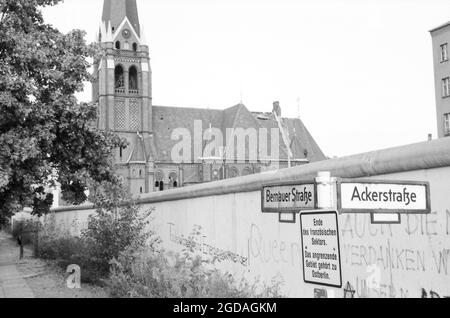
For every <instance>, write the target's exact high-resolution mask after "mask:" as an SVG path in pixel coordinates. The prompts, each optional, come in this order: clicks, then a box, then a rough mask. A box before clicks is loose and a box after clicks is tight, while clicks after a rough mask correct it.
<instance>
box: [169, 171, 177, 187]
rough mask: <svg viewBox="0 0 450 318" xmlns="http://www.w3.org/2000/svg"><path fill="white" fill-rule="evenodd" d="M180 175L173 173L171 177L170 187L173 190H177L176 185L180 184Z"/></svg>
mask: <svg viewBox="0 0 450 318" xmlns="http://www.w3.org/2000/svg"><path fill="white" fill-rule="evenodd" d="M177 181H178V175H177V174H176V173H175V172H172V173H171V174H170V175H169V186H170V187H172V188H176V186H175V184H178V182H177Z"/></svg>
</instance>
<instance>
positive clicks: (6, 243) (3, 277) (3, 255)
mask: <svg viewBox="0 0 450 318" xmlns="http://www.w3.org/2000/svg"><path fill="white" fill-rule="evenodd" d="M18 261H19V248H18V246H17V244H15V242H14V241H12V240H11V238H10V236H8V235H7V234H5V233H3V232H0V298H34V294H33V292H32V290H31V289H30V287H29V286H28V284H27V282H26V281H25V279H23V277H22V276H21V274H20V272H19V271H18V269H17V266H16V265H17V263H18Z"/></svg>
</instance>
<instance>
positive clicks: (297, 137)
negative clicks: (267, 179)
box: [153, 104, 326, 162]
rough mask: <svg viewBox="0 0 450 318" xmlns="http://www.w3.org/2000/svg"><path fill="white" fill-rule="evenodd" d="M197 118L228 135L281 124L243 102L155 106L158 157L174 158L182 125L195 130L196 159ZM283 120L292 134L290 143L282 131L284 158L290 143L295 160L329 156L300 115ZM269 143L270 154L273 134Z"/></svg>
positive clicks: (208, 126) (154, 123)
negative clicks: (224, 106)
mask: <svg viewBox="0 0 450 318" xmlns="http://www.w3.org/2000/svg"><path fill="white" fill-rule="evenodd" d="M195 121H198V125H199V126H198V127H200V125H201V127H202V132H201V133H204V132H205V131H207V130H208V129H209V128H210V127H211V128H217V129H220V130H221V132H222V135H223V136H224V139H226V136H227V129H237V128H242V129H244V130H246V129H248V128H255V129H260V128H266V129H267V131H268V133H269V134H270V133H271V129H272V128H279V124H278V122H277V121H276V118H275V116H273V115H272V114H266V116H261V113H251V112H250V111H249V110H248V109H247V107H245V106H244V105H242V104H238V105H236V106H233V107H230V108H227V109H225V110H217V109H208V108H185V107H165V106H153V136H154V140H153V143H154V148H155V149H154V160H156V161H163V162H171V161H172V159H171V152H172V149H173V147H174V146H175V145H176V144H178V143H179V140H177V141H173V140H172V139H171V137H172V133H173V131H174V130H175V129H177V128H178V129H185V130H186V131H188V132H189V133H190V134H191V137H192V138H191V139H192V142H191V147H192V151H191V153H192V156H191V161H192V162H196V161H197V160H198V158H194V141H193V139H194V123H195ZM281 122H282V127H283V130H284V131H285V135H286V136H288V137H287V138H288V140H289V143H288V145H286V143H285V142H284V140H283V137H282V134H281V132H280V135H279V141H280V149H279V155H280V160H284V161H287V159H288V153H289V150H288V147H289V148H290V150H291V152H292V154H293V158H291V159H294V160H303V159H308V160H309V161H310V162H314V161H321V160H325V159H326V157H325V155H324V154H323V152H322V150H321V149H320V148H319V146H318V145H317V143H316V142H315V140H314V139H313V137H312V136H311V134H310V133H309V131H308V130H307V129H306V127H305V126H304V124H303V122H302V121H301V120H300V119H286V118H283V119H282V120H281ZM197 129H199V128H197ZM200 136H201V135H200ZM224 142H225V140H224ZM207 143H208V142H205V141H203V142H202V148H203V149H202V150H204V148H205V146H206V144H207ZM267 144H268V154H269V155H270V154H271V153H272V150H271V142H270V137H268V142H267ZM246 146H248V145H246ZM247 148H248V147H247ZM235 153H236V152H235ZM248 154H249V152H248V149H246V159H248Z"/></svg>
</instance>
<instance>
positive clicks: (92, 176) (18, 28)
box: [0, 0, 126, 222]
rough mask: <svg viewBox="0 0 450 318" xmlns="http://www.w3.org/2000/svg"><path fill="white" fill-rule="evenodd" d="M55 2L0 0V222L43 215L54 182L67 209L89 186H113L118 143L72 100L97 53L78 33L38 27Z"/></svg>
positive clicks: (91, 107)
mask: <svg viewBox="0 0 450 318" xmlns="http://www.w3.org/2000/svg"><path fill="white" fill-rule="evenodd" d="M59 2H61V0H0V222H1V220H2V218H3V219H4V218H5V217H6V216H8V215H10V214H11V213H12V212H14V211H17V210H19V209H21V208H22V207H23V206H30V207H33V211H34V214H36V215H41V214H43V213H46V212H47V211H48V210H49V208H50V206H51V204H52V202H53V198H52V196H51V195H50V194H46V193H45V189H46V187H48V186H54V185H55V184H56V182H58V183H59V184H61V187H62V192H63V199H64V200H65V201H67V202H68V203H70V204H81V203H83V202H84V201H85V200H86V199H87V198H86V196H85V194H84V192H85V189H86V187H87V186H88V185H89V183H90V182H93V183H94V185H95V184H97V183H101V182H102V181H107V182H113V183H114V182H117V176H116V175H115V173H114V168H113V164H112V160H111V158H112V153H113V151H114V149H115V148H117V147H120V146H122V147H124V146H126V142H125V140H122V139H120V138H119V137H118V136H116V135H114V134H113V133H111V132H106V131H100V130H98V129H97V128H96V120H97V107H96V105H95V104H92V103H91V104H87V103H79V102H78V101H77V99H76V98H75V97H74V94H75V93H76V92H79V91H81V90H82V89H83V82H85V81H89V80H91V76H90V74H89V67H90V64H89V62H88V61H89V60H92V59H93V58H94V59H95V58H96V57H97V56H98V54H101V53H100V50H99V49H98V47H97V46H95V45H89V46H88V45H86V43H85V41H84V36H85V33H84V32H82V31H79V30H74V31H72V32H70V33H68V34H62V33H61V32H59V31H58V30H57V29H55V28H54V27H52V26H51V25H48V24H45V23H44V20H43V16H42V13H41V11H40V9H41V8H42V7H44V6H52V5H56V4H58V3H59ZM50 176H52V177H50Z"/></svg>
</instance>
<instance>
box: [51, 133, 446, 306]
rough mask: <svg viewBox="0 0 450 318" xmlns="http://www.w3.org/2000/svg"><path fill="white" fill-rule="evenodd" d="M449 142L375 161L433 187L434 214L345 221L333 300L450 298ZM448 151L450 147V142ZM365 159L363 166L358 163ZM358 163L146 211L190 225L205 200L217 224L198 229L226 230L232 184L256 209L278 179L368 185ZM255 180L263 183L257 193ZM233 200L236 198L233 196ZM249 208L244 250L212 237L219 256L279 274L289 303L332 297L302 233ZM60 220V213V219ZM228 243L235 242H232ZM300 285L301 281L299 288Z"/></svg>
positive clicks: (389, 173) (333, 164) (242, 222)
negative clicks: (190, 206)
mask: <svg viewBox="0 0 450 318" xmlns="http://www.w3.org/2000/svg"><path fill="white" fill-rule="evenodd" d="M442 143H443V142H442V141H439V142H432V143H429V144H428V143H427V144H424V145H423V146H416V145H414V146H412V147H411V150H408V149H409V147H406V148H405V147H402V148H405V149H406V150H408V151H406V152H404V153H406V154H405V158H404V159H402V158H399V156H400V157H401V155H400V154H401V153H402V152H400V151H398V150H396V151H395V153H397V157H396V160H395V163H394V164H393V165H391V164H390V163H389V162H388V160H387V159H388V158H389V156H388V155H377V156H375V155H373V156H374V157H377V158H383V160H385V159H386V166H388V167H389V168H383V167H382V165H381V163H380V160H379V162H377V161H376V160H374V161H371V163H370V164H371V167H372V166H375V167H376V168H373V169H372V168H371V169H372V170H371V171H378V172H380V171H382V172H383V176H382V178H383V179H389V180H390V179H396V180H405V179H406V180H408V179H409V180H428V181H429V183H430V186H431V188H430V192H431V195H432V199H433V202H432V203H433V207H432V210H431V213H429V214H406V215H404V216H403V218H402V223H401V224H397V225H393V224H391V225H374V224H372V223H371V219H370V214H367V213H366V214H355V213H351V214H342V215H339V217H338V220H339V221H338V222H339V232H340V240H341V241H340V244H341V259H342V273H343V281H342V283H343V285H342V288H340V289H338V288H331V287H330V289H326V291H328V295H332V294H331V293H329V291H330V290H333V291H334V292H335V294H334V296H336V297H347V296H350V297H352V296H354V297H437V296H439V297H445V296H448V295H450V278H449V277H448V275H449V268H448V265H449V260H448V258H449V256H450V246H449V242H450V240H449V232H450V208H449V205H450V202H449V198H448V196H447V194H446V192H445V191H446V189H448V182H447V180H449V178H450V160H449V157H448V151H446V152H445V153H444V151H442V150H439V151H440V152H439V151H436V149H435V150H433V149H434V147H435V146H439V149H442ZM448 145H449V147H450V141H449V142H448ZM413 148H414V149H413ZM447 149H448V147H447ZM416 151H417V157H418V158H417V159H416V155H411V153H412V152H416ZM383 153H389V154H390V153H394V151H392V150H389V151H387V152H384V151H383ZM440 153H442V155H440ZM431 154H432V155H431ZM359 157H361V162H362V163H358V162H359V161H358V160H359V159H358V158H359ZM406 157H408V158H406ZM355 158H356V159H352V160H351V165H353V166H354V165H358V166H357V167H356V166H355V167H353V168H348V167H347V166H346V164H345V160H337V161H336V160H332V161H330V162H328V163H319V164H313V165H310V166H305V167H299V168H294V169H291V170H289V171H280V172H279V173H277V174H274V175H273V176H258V178H256V177H247V178H241V179H238V180H233V181H226V182H222V183H220V184H219V183H217V186H216V185H215V184H211V185H208V187H209V189H208V196H207V195H201V196H197V194H196V193H197V192H199V193H203V192H202V191H204V190H203V189H204V187H205V186H201V187H194V188H193V189H189V196H188V195H187V193H186V195H185V197H183V195H184V192H186V191H187V190H179V192H177V191H175V192H176V193H177V195H179V194H180V193H181V196H182V197H183V199H182V200H173V199H171V200H169V201H170V202H172V203H173V204H171V205H170V209H168V208H167V202H166V201H165V198H166V197H171V194H170V193H167V194H162V195H158V196H157V197H158V198H157V199H151V200H148V202H146V199H145V198H144V200H142V202H141V204H142V205H144V206H150V205H151V206H155V207H156V209H157V211H159V212H157V213H156V219H158V220H159V221H158V222H159V223H158V224H167V221H168V220H173V222H174V223H180V222H183V221H182V220H180V218H179V215H180V213H185V214H186V215H195V213H196V211H193V210H192V211H190V210H189V211H188V210H186V209H187V208H186V202H191V201H192V200H196V201H198V204H197V205H196V207H201V206H204V208H205V211H206V210H208V211H210V212H211V217H208V218H202V219H201V220H199V221H198V223H199V224H201V225H202V226H204V227H205V228H217V229H219V228H220V229H224V224H223V223H222V221H223V220H226V219H227V217H226V216H227V215H228V214H227V213H231V212H227V211H226V208H225V207H226V206H231V205H232V204H233V203H232V202H231V201H230V196H228V195H223V191H224V189H225V188H224V184H227V185H228V184H230V185H233V193H234V192H236V193H239V192H240V196H242V199H244V197H245V198H246V199H251V200H250V201H251V202H253V203H254V202H255V200H258V199H259V197H260V196H261V187H259V186H258V185H261V186H263V184H264V183H267V182H269V181H271V180H272V181H275V180H283V179H286V180H292V178H294V177H295V178H297V179H298V178H303V179H306V178H305V176H309V178H310V177H311V174H312V171H313V170H314V171H315V170H316V169H320V170H326V169H327V168H329V169H328V170H331V171H332V172H333V174H335V175H339V176H341V177H349V176H351V177H352V178H356V177H366V178H367V176H364V175H358V173H359V172H358V173H357V172H351V171H353V170H348V169H354V170H355V171H360V170H361V169H360V168H359V165H360V164H361V165H363V164H364V165H366V163H365V162H366V160H363V158H365V157H364V156H356V157H355ZM425 159H426V160H425ZM381 162H382V161H381ZM393 166H395V167H394V168H393ZM397 166H398V168H396V167H397ZM345 167H347V168H345ZM349 167H350V166H349ZM405 167H407V169H406V168H405ZM396 169H398V170H396ZM424 169H425V170H424ZM336 171H337V172H336ZM339 171H340V172H339ZM343 171H345V173H344V172H343ZM309 178H308V179H309ZM371 178H380V176H378V177H377V176H375V175H373V173H372V175H371V177H370V178H368V179H369V181H370V180H371ZM250 180H251V181H252V182H253V181H254V182H255V184H254V185H252V186H250V185H249V182H250ZM256 184H258V185H256ZM256 188H258V189H256ZM221 191H222V192H221ZM175 192H174V193H175ZM227 193H230V192H229V191H228V190H227ZM209 196H211V197H214V198H215V201H214V202H215V203H214V205H213V206H212V205H211V201H210V200H208V199H207V197H209ZM146 197H147V196H146ZM148 197H149V198H153V197H155V196H153V195H151V196H148ZM257 198H258V199H257ZM186 200H188V201H186ZM246 201H248V200H242V201H241V200H238V201H237V202H238V204H237V205H236V210H237V211H238V221H239V222H238V223H237V226H238V229H239V230H237V229H234V230H233V233H236V234H237V235H238V236H239V238H238V241H237V245H236V246H233V245H232V244H229V243H227V242H225V241H223V240H222V239H221V237H222V236H223V235H222V234H220V235H217V234H216V236H210V237H209V238H207V239H208V240H209V241H207V243H206V244H207V245H210V246H211V247H215V248H217V249H218V250H215V252H217V253H222V254H223V253H226V252H227V251H230V252H231V253H236V252H237V254H236V256H237V255H240V256H242V257H245V256H248V265H249V266H247V267H245V266H242V265H239V264H237V263H234V262H230V261H229V260H230V259H233V257H234V256H235V255H233V257H230V254H228V260H227V261H225V263H228V264H235V265H236V266H242V267H243V268H247V269H248V270H251V272H252V273H254V274H255V275H261V277H263V278H264V279H265V280H266V281H269V280H270V279H271V278H272V277H273V276H272V274H271V273H273V272H274V271H277V272H279V273H280V274H282V276H283V277H284V279H285V281H286V283H287V286H286V290H287V291H289V292H290V293H289V296H297V297H298V296H300V297H312V296H313V295H314V294H315V293H316V294H317V295H321V296H323V295H325V294H327V293H323V289H320V290H317V289H318V288H317V286H316V285H313V284H304V283H303V282H302V281H301V280H302V279H301V275H302V274H303V273H302V255H301V253H302V246H301V238H300V235H299V234H300V230H299V229H298V226H297V225H284V224H280V223H278V222H277V219H278V218H277V217H276V216H272V215H271V214H263V213H261V212H262V211H261V208H260V206H259V203H258V202H256V203H257V204H256V206H250V205H248V202H246ZM202 204H203V205H202ZM222 207H223V208H222ZM213 211H220V213H225V215H224V216H223V218H222V217H221V218H220V221H218V220H217V216H214V214H216V212H214V213H213ZM83 213H84V212H83ZM192 213H194V214H192ZM58 216H59V214H58V213H57V214H56V217H57V218H58ZM229 216H230V217H229V219H232V217H231V214H229ZM242 216H243V217H242ZM230 222H231V221H230ZM233 226H234V225H233ZM227 227H229V226H228V225H227ZM181 228H183V229H185V228H186V234H188V232H189V231H188V229H187V227H186V226H185V225H184V226H182V227H181ZM294 229H296V230H295V231H294ZM158 231H159V232H161V231H164V228H162V227H161V228H159V229H158ZM167 231H168V230H167ZM233 235H234V234H233ZM177 236H179V234H177ZM227 237H228V239H229V236H227ZM227 246H228V247H227ZM209 250H211V249H209ZM233 268H235V267H233ZM292 278H295V280H296V281H295V282H292V280H293V279H292ZM297 279H298V281H297Z"/></svg>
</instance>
